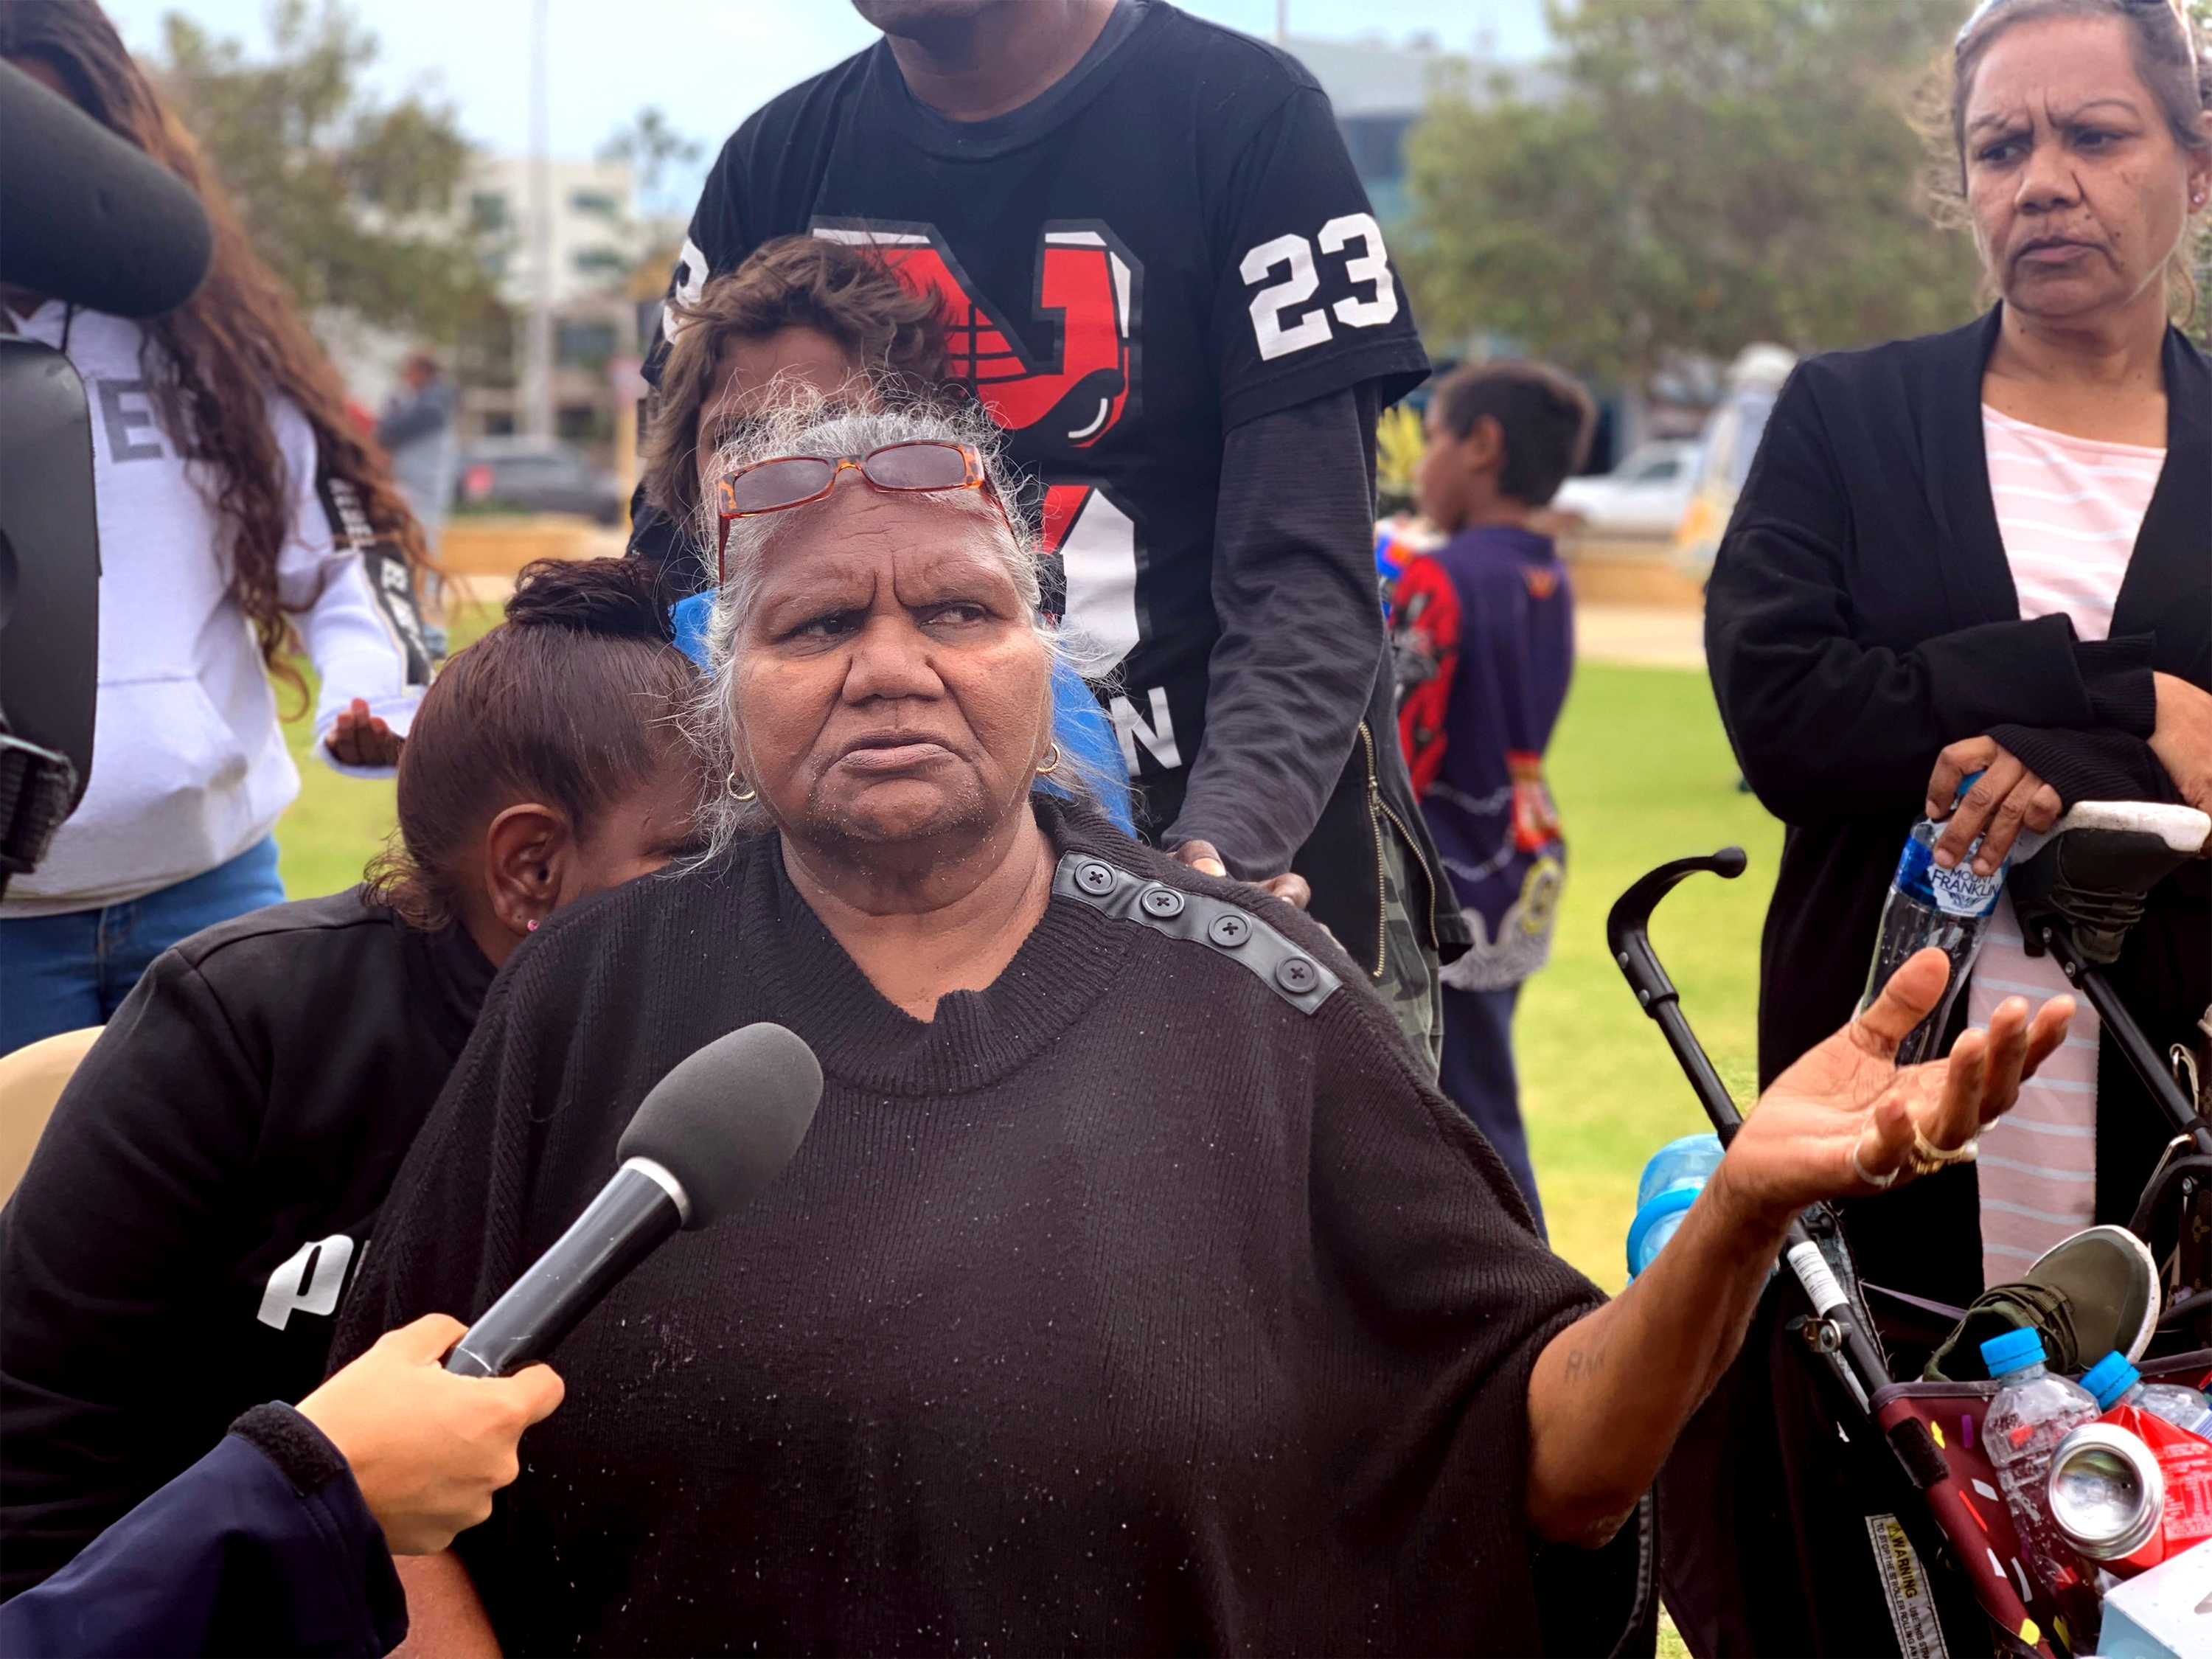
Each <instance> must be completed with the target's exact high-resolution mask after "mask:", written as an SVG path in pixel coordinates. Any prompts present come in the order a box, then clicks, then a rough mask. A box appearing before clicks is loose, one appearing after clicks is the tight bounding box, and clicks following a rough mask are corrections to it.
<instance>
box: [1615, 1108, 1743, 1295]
mask: <svg viewBox="0 0 2212 1659" xmlns="http://www.w3.org/2000/svg"><path fill="white" fill-rule="evenodd" d="M1720 1161H1721V1139H1720V1137H1719V1136H1718V1135H1711V1134H1705V1135H1684V1136H1683V1137H1682V1138H1681V1139H1680V1140H1670V1141H1668V1143H1667V1144H1666V1145H1665V1146H1662V1147H1661V1148H1660V1149H1659V1150H1658V1151H1657V1152H1654V1153H1652V1155H1651V1160H1650V1163H1648V1164H1645V1165H1644V1174H1643V1176H1642V1178H1641V1179H1639V1180H1638V1182H1637V1183H1636V1218H1635V1219H1634V1220H1633V1221H1632V1222H1630V1223H1629V1225H1628V1276H1629V1277H1630V1278H1631V1279H1633V1278H1635V1277H1636V1275H1637V1274H1638V1273H1642V1272H1643V1271H1644V1269H1645V1268H1646V1267H1650V1265H1651V1260H1652V1258H1653V1257H1654V1256H1656V1255H1658V1254H1659V1250H1660V1247H1661V1246H1662V1245H1663V1244H1665V1243H1666V1242H1667V1241H1668V1239H1670V1238H1672V1237H1674V1231H1675V1229H1677V1228H1678V1227H1680V1225H1682V1218H1683V1217H1684V1216H1686V1215H1687V1214H1688V1213H1689V1212H1690V1206H1692V1204H1694V1203H1696V1202H1697V1201H1698V1194H1699V1193H1700V1192H1702V1191H1703V1190H1704V1189H1705V1182H1707V1181H1708V1180H1710V1179H1711V1176H1712V1173H1713V1171H1714V1170H1717V1169H1718V1168H1719V1167H1720Z"/></svg>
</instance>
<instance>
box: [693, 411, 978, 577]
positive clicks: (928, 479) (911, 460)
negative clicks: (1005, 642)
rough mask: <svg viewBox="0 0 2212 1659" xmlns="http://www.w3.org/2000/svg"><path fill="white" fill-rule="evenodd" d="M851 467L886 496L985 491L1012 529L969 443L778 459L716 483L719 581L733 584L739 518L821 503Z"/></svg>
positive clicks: (930, 441) (927, 441) (923, 443)
mask: <svg viewBox="0 0 2212 1659" xmlns="http://www.w3.org/2000/svg"><path fill="white" fill-rule="evenodd" d="M848 467H849V468H850V469H851V470H852V471H855V472H857V473H859V474H860V482H861V483H864V484H866V485H867V487H868V488H869V489H874V490H880V491H881V492H882V493H883V494H884V495H942V494H945V492H947V491H949V490H955V489H980V490H981V491H982V492H983V495H984V498H985V499H986V500H987V501H989V502H990V503H991V505H992V506H994V507H997V508H998V509H999V516H1000V518H1002V519H1006V527H1007V528H1008V529H1009V530H1012V528H1013V520H1012V519H1011V518H1009V517H1008V516H1007V513H1006V503H1005V502H1004V501H1001V500H1000V499H999V492H998V489H996V487H994V485H993V484H992V483H991V477H990V474H989V473H987V471H984V469H983V458H982V457H981V455H979V454H977V453H975V450H973V449H971V448H970V447H969V446H968V445H966V444H955V443H945V442H943V441H939V440H938V439H934V438H923V439H918V440H916V441H913V442H910V443H900V444H885V445H884V446H883V447H882V448H880V449H872V450H870V451H869V452H868V453H866V454H865V455H860V456H852V455H778V456H776V457H775V458H774V459H769V460H765V461H755V462H754V463H753V464H752V465H750V466H741V467H739V468H738V470H737V471H734V472H732V473H730V474H728V475H727V476H726V477H722V478H720V479H718V480H716V482H715V485H714V488H715V490H716V492H717V494H718V495H720V500H721V512H720V530H719V532H718V533H717V535H716V537H715V541H714V583H715V586H720V585H721V584H722V583H723V582H724V581H726V580H728V573H727V571H726V568H725V559H726V555H727V554H728V551H729V546H730V526H731V525H732V523H733V522H734V521H735V520H738V519H757V518H758V517H760V516H761V514H763V513H782V512H785V511H787V510H788V509H790V508H792V507H805V506H806V505H807V504H808V503H809V502H811V501H821V500H823V498H824V497H825V496H827V495H829V492H830V491H831V490H833V489H836V487H837V477H838V475H839V474H840V473H842V472H843V471H846V469H848Z"/></svg>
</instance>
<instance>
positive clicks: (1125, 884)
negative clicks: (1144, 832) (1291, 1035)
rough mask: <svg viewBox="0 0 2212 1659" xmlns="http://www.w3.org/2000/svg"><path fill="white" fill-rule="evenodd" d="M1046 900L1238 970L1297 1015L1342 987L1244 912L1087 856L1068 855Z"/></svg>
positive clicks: (1300, 950) (1281, 936)
mask: <svg viewBox="0 0 2212 1659" xmlns="http://www.w3.org/2000/svg"><path fill="white" fill-rule="evenodd" d="M1052 891H1053V896H1054V897H1055V898H1072V899H1073V900H1075V901H1076V902H1078V903H1079V904H1087V905H1089V906H1090V907H1091V908H1092V909H1094V910H1098V911H1102V912H1103V913H1104V914H1105V915H1109V916H1112V917H1113V918H1115V920H1116V921H1133V922H1136V923H1138V924H1139V925H1140V926H1143V927H1149V928H1151V929H1152V931H1153V932H1154V933H1165V934H1166V935H1167V936H1168V937H1169V938H1170V939H1187V940H1188V941H1189V942H1191V943H1192V944H1194V945H1205V946H1206V948H1207V949H1209V950H1211V951H1213V952H1214V953H1215V954H1216V955H1218V956H1223V957H1228V958H1229V960H1230V961H1231V962H1234V963H1237V964H1238V965H1239V966H1241V967H1243V968H1244V969H1246V970H1247V971H1249V973H1251V974H1252V975H1254V976H1255V978H1257V979H1258V980H1259V981H1260V982H1261V984H1262V985H1265V986H1266V987H1267V988H1268V989H1269V990H1270V991H1273V993H1274V994H1276V995H1277V996H1279V997H1280V998H1281V999H1282V1000H1284V1001H1285V1002H1287V1003H1289V1004H1290V1005H1291V1007H1293V1008H1296V1009H1297V1011H1298V1012H1300V1013H1304V1014H1311V1013H1315V1012H1319V1010H1320V1008H1321V1006H1322V1004H1323V1003H1324V1002H1327V1001H1328V1000H1329V998H1330V997H1331V996H1333V995H1334V994H1335V993H1336V989H1337V987H1338V986H1339V985H1340V983H1342V981H1340V980H1339V979H1338V978H1337V976H1336V975H1334V974H1333V973H1331V972H1330V971H1329V970H1328V968H1327V967H1326V966H1325V965H1323V964H1322V963H1320V962H1318V961H1316V960H1315V958H1314V957H1311V956H1310V955H1309V954H1307V952H1306V951H1305V950H1304V948H1303V947H1302V946H1300V945H1296V944H1294V943H1293V942H1292V941H1291V939H1288V938H1286V937H1285V935H1284V934H1282V933H1278V932H1277V931H1276V930H1275V929H1274V928H1273V927H1270V926H1269V925H1268V924H1267V922H1265V921H1261V919H1260V918H1259V917H1257V916H1255V915H1253V914H1252V913H1251V912H1250V911H1249V910H1243V909H1239V908H1237V906H1236V905H1233V904H1231V903H1229V902H1227V901H1226V900H1224V899H1218V898H1212V897H1209V896H1206V894H1203V893H1186V892H1183V891H1182V890H1180V889H1177V888H1174V887H1170V886H1167V885H1165V884H1163V883H1160V882H1157V881H1149V880H1147V879H1146V878H1144V877H1142V876H1137V875H1132V874H1131V873H1130V872H1128V871H1127V870H1121V869H1116V868H1115V866H1113V865H1110V864H1109V863H1107V862H1106V860H1103V859H1102V858H1099V857H1097V856H1096V855H1095V854H1090V853H1069V854H1065V855H1064V856H1063V857H1062V858H1061V859H1060V866H1059V868H1058V869H1056V870H1055V871H1054V872H1053V878H1052Z"/></svg>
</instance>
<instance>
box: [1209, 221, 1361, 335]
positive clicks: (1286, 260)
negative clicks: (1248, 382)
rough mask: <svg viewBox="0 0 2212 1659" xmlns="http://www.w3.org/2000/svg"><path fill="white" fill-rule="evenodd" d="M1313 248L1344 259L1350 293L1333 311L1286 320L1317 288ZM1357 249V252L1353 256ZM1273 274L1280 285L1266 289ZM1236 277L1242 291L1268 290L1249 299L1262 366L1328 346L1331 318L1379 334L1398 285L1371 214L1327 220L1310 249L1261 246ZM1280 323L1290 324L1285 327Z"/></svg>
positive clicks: (1297, 244) (1273, 243) (1291, 241)
mask: <svg viewBox="0 0 2212 1659" xmlns="http://www.w3.org/2000/svg"><path fill="white" fill-rule="evenodd" d="M1316 243H1318V244H1319V245H1320V248H1321V252H1322V254H1323V255H1326V256H1341V257H1342V258H1343V260H1344V275H1345V278H1346V281H1347V282H1349V283H1351V284H1352V289H1353V291H1352V293H1350V294H1347V295H1345V297H1344V298H1342V299H1340V300H1339V301H1336V303H1335V304H1334V305H1330V306H1315V307H1313V308H1312V309H1311V310H1309V311H1306V312H1305V313H1303V314H1302V315H1298V316H1296V317H1291V313H1292V312H1293V311H1294V310H1295V309H1296V308H1297V307H1300V306H1303V305H1304V304H1305V302H1306V301H1309V300H1310V299H1312V298H1313V296H1314V295H1315V294H1316V292H1318V291H1319V289H1320V288H1321V271H1320V269H1319V267H1318V266H1317V264H1316V262H1315V258H1314V247H1315V244H1316ZM1354 246H1357V248H1358V252H1352V249H1353V247H1354ZM1278 270H1284V271H1286V272H1287V274H1286V275H1285V276H1284V277H1283V278H1282V280H1281V281H1279V282H1273V283H1268V282H1267V279H1268V278H1269V277H1270V276H1273V275H1274V273H1275V272H1277V271H1278ZM1237 274H1238V275H1239V276H1242V277H1243V279H1244V281H1245V283H1247V285H1252V284H1257V283H1267V286H1266V287H1264V288H1261V289H1260V290H1259V291H1258V292H1257V293H1255V295H1253V296H1252V307H1251V310H1252V337H1253V339H1254V341H1255V343H1257V345H1258V346H1259V348H1260V356H1261V358H1262V359H1272V358H1275V357H1280V356H1286V355H1287V354H1289V353H1291V352H1293V351H1303V350H1304V349H1306V348H1307V347H1309V346H1316V345H1320V344H1322V343H1324V342H1326V341H1328V340H1330V339H1332V338H1334V334H1335V331H1334V329H1332V328H1331V327H1330V325H1329V320H1328V319H1329V315H1330V313H1335V316H1336V319H1337V321H1338V322H1340V323H1341V324H1343V325H1345V326H1346V328H1378V327H1380V326H1381V325H1383V324H1384V323H1387V322H1389V321H1390V320H1391V319H1394V318H1395V317H1396V316H1397V314H1398V284H1397V282H1396V280H1395V278H1394V277H1393V276H1391V274H1390V258H1389V254H1388V253H1387V252H1384V251H1383V229H1382V227H1381V226H1379V225H1377V224H1376V222H1375V216H1374V215H1373V214H1371V213H1346V214H1343V215H1341V216H1339V217H1337V218H1334V219H1332V220H1330V221H1329V222H1328V223H1327V224H1325V225H1323V226H1322V228H1321V234H1319V235H1317V236H1316V237H1315V238H1314V239H1313V240H1311V241H1309V240H1307V239H1306V238H1305V237H1304V236H1300V235H1297V234H1289V235H1284V236H1277V237H1274V238H1273V239H1271V240H1267V241H1265V242H1262V243H1261V244H1260V245H1259V246H1257V247H1255V248H1254V249H1253V250H1252V251H1251V252H1249V253H1247V254H1246V255H1245V256H1244V259H1243V264H1240V265H1238V267H1237ZM1361 289H1365V290H1366V291H1365V292H1364V293H1363V292H1361V291H1360V290H1361ZM1286 317H1291V320H1290V321H1289V322H1287V323H1285V320H1284V319H1285V318H1286Z"/></svg>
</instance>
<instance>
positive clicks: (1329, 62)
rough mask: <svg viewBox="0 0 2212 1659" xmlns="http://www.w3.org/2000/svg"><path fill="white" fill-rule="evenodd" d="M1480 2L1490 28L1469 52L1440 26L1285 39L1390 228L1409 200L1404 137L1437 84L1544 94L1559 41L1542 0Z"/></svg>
mask: <svg viewBox="0 0 2212 1659" xmlns="http://www.w3.org/2000/svg"><path fill="white" fill-rule="evenodd" d="M1480 10H1481V11H1482V13H1483V14H1484V21H1485V22H1486V25H1487V27H1484V28H1483V29H1482V30H1481V31H1480V32H1479V33H1476V34H1475V35H1474V37H1473V38H1472V40H1470V41H1469V43H1468V47H1467V48H1466V49H1465V50H1460V49H1457V48H1447V47H1446V46H1444V45H1443V43H1442V42H1441V41H1440V40H1437V37H1436V36H1435V35H1433V34H1416V35H1413V36H1412V37H1410V38H1409V39H1407V40H1405V41H1403V42H1393V41H1390V40H1385V39H1383V37H1381V36H1379V35H1375V36H1369V37H1366V38H1364V39H1360V40H1316V39H1314V38H1311V37H1309V36H1306V35H1301V34H1297V33H1292V34H1291V35H1290V36H1289V37H1287V38H1286V39H1285V40H1284V41H1283V42H1282V44H1283V46H1284V47H1285V50H1286V51H1288V52H1290V53H1291V56H1292V57H1294V58H1297V60H1298V61H1299V62H1300V63H1302V64H1304V65H1305V66H1306V68H1307V70H1309V71H1310V73H1311V74H1312V76H1313V77H1314V79H1315V80H1316V81H1318V82H1321V88H1322V91H1323V92H1325V93H1327V94H1328V101H1329V103H1330V105H1331V106H1333V107H1334V109H1335V111H1336V125H1337V127H1338V130H1339V131H1341V132H1342V133H1343V134H1344V143H1345V148H1346V149H1348V150H1350V151H1351V153H1352V168H1353V170H1354V171H1355V172H1357V173H1358V175H1359V181H1360V183H1362V184H1363V185H1365V186H1366V187H1367V196H1368V199H1369V200H1370V202H1372V203H1373V204H1374V205H1375V216H1376V219H1377V220H1378V221H1380V222H1381V223H1382V226H1383V233H1384V234H1386V235H1387V234H1389V231H1390V230H1391V228H1393V227H1394V226H1395V225H1396V224H1398V223H1399V222H1401V221H1402V220H1403V219H1404V217H1405V216H1406V211H1407V205H1408V204H1407V198H1406V135H1407V133H1408V132H1409V131H1412V130H1413V125H1414V123H1415V122H1417V121H1419V119H1420V117H1421V112H1422V111H1423V110H1424V109H1425V108H1426V107H1427V106H1428V102H1429V99H1430V97H1431V95H1432V94H1434V93H1435V92H1437V90H1438V88H1441V87H1447V86H1460V87H1465V88H1468V91H1469V92H1470V93H1472V94H1475V95H1478V96H1479V95H1480V93H1481V92H1482V90H1483V88H1486V87H1491V86H1494V85H1498V84H1500V83H1503V84H1504V85H1505V86H1508V87H1510V88H1511V89H1512V90H1513V91H1514V92H1515V93H1516V94H1519V95H1522V96H1524V97H1541V95H1542V90H1543V86H1544V83H1545V82H1546V81H1547V80H1548V78H1549V75H1548V71H1547V70H1545V69H1544V68H1543V66H1542V64H1543V59H1544V58H1545V57H1546V56H1547V54H1548V53H1549V52H1550V51H1551V46H1552V42H1551V35H1550V32H1549V30H1548V29H1547V27H1546V26H1545V21H1544V13H1543V6H1542V4H1541V0H1493V3H1492V4H1490V5H1488V6H1486V7H1483V8H1480Z"/></svg>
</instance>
